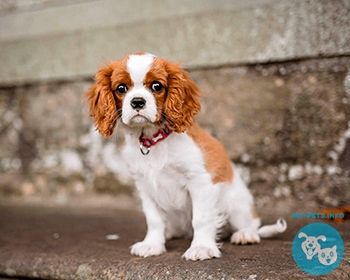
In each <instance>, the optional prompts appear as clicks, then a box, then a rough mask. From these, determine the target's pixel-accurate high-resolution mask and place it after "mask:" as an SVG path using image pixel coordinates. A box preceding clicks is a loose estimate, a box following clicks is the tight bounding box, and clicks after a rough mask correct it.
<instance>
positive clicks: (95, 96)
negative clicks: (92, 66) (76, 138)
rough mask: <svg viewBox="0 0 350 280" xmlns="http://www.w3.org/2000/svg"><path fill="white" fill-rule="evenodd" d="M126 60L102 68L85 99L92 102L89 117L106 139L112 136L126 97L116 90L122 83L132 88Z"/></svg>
mask: <svg viewBox="0 0 350 280" xmlns="http://www.w3.org/2000/svg"><path fill="white" fill-rule="evenodd" d="M126 60H127V57H125V58H123V59H122V60H120V61H117V62H113V63H111V64H109V65H107V66H105V67H103V68H101V69H100V70H99V71H98V72H97V74H96V76H95V84H94V85H93V86H92V87H91V88H90V89H89V90H88V91H87V92H86V94H85V97H84V98H85V100H86V101H88V102H90V105H89V115H90V116H91V117H93V118H94V123H95V125H96V128H97V130H98V131H99V132H100V133H101V135H102V136H103V137H105V138H108V137H109V136H111V135H112V133H113V130H114V127H115V125H116V123H117V119H118V117H119V115H120V111H121V108H122V101H123V98H124V96H121V95H118V94H117V93H115V89H116V88H117V86H118V85H119V84H121V83H124V84H126V86H127V87H128V88H131V87H132V81H131V78H130V75H129V73H128V72H127V70H126Z"/></svg>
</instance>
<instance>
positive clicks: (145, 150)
mask: <svg viewBox="0 0 350 280" xmlns="http://www.w3.org/2000/svg"><path fill="white" fill-rule="evenodd" d="M171 133H172V130H171V129H170V128H169V127H167V126H166V127H164V128H160V129H159V130H158V131H157V132H156V133H155V134H153V136H152V137H151V138H148V137H145V136H144V135H143V132H142V134H141V136H140V138H139V141H140V151H141V153H142V154H143V155H148V154H149V152H150V150H151V147H153V146H155V145H156V144H157V143H158V142H160V141H163V140H164V139H166V138H167V137H168V136H169V135H170V134H171Z"/></svg>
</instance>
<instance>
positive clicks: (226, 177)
mask: <svg viewBox="0 0 350 280" xmlns="http://www.w3.org/2000/svg"><path fill="white" fill-rule="evenodd" d="M199 97H200V91H199V89H198V87H197V86H196V84H195V83H194V82H193V80H192V79H191V78H190V77H189V75H188V74H187V73H186V72H185V71H184V70H183V69H182V68H181V67H180V65H179V64H178V63H172V62H169V61H168V60H166V59H163V58H159V57H157V56H154V55H152V54H149V53H133V54H130V55H127V56H125V57H124V58H122V59H121V60H119V61H115V62H112V63H110V64H109V65H107V66H105V67H104V68H102V69H100V70H99V71H98V72H97V74H96V76H95V84H94V85H93V86H92V87H91V88H90V89H89V90H88V91H87V93H86V95H85V98H86V100H88V102H89V104H90V107H89V113H90V116H91V117H93V119H94V123H95V125H96V128H97V130H98V131H99V132H100V133H101V134H102V136H104V137H109V136H111V135H112V133H113V130H114V128H115V126H116V125H117V124H118V126H121V127H122V128H123V132H124V134H125V145H124V147H123V150H122V158H123V160H124V162H125V165H126V166H127V169H128V171H129V172H130V176H131V177H132V178H133V179H134V180H135V184H136V189H137V191H138V193H139V195H140V197H141V201H142V209H143V212H144V214H145V217H146V222H147V233H146V236H145V238H144V239H143V241H141V242H137V243H136V244H134V245H133V246H132V247H131V254H134V255H137V256H140V257H149V256H157V255H160V254H163V253H165V252H166V247H165V242H166V240H168V239H170V238H175V237H183V236H190V237H192V242H191V246H190V248H188V249H187V251H186V252H185V253H184V254H183V258H185V259H186V260H205V259H211V258H214V257H215V258H219V257H220V256H221V252H220V250H219V246H218V243H217V237H218V233H220V229H222V228H223V227H224V225H228V226H229V228H230V232H231V233H233V234H232V236H231V242H232V243H234V244H249V243H259V242H260V238H261V237H270V236H273V235H275V234H277V233H280V232H283V231H285V229H286V227H287V225H286V222H285V220H284V219H279V220H277V222H276V224H273V225H269V226H263V227H260V219H259V217H258V215H257V214H256V212H255V210H254V205H253V197H252V195H251V194H250V192H249V190H248V188H247V187H246V185H245V183H244V182H243V180H242V179H241V177H240V175H239V174H238V172H236V170H235V169H234V166H233V164H232V163H231V161H230V159H229V157H228V155H227V154H226V152H225V149H224V147H223V146H222V144H221V143H220V142H219V141H217V140H216V139H214V138H213V137H212V136H210V135H209V134H208V133H207V132H205V131H204V130H203V129H202V128H201V127H200V126H199V125H198V124H197V123H196V121H195V118H194V117H195V115H196V114H197V113H198V112H199V111H200V103H199ZM226 228H227V226H226ZM231 233H230V234H231Z"/></svg>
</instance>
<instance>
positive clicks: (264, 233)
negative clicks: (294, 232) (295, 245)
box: [258, 218, 287, 238]
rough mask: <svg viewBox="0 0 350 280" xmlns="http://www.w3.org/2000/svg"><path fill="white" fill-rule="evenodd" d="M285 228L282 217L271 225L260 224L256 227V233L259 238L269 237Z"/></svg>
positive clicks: (285, 223)
mask: <svg viewBox="0 0 350 280" xmlns="http://www.w3.org/2000/svg"><path fill="white" fill-rule="evenodd" d="M286 229H287V222H286V220H285V219H283V218H279V219H278V220H277V222H276V223H275V224H273V225H266V226H262V227H261V228H259V229H258V234H259V236H260V237H261V238H269V237H272V236H275V235H277V234H279V233H282V232H284V231H285V230H286Z"/></svg>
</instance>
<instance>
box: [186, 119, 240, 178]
mask: <svg viewBox="0 0 350 280" xmlns="http://www.w3.org/2000/svg"><path fill="white" fill-rule="evenodd" d="M187 133H188V135H189V136H190V137H191V138H192V139H193V141H194V142H195V143H196V144H197V145H198V147H199V148H200V149H201V151H202V153H203V156H204V160H205V167H206V169H207V170H208V172H209V173H210V175H211V177H212V181H213V183H214V184H215V183H221V182H232V179H233V168H232V164H231V161H230V159H229V157H228V155H227V153H226V151H225V149H224V147H223V146H222V144H221V143H220V142H219V141H218V140H216V139H215V138H214V137H212V136H211V135H209V134H208V133H207V132H205V131H204V130H203V129H202V128H201V127H200V126H199V125H198V124H197V123H195V124H194V125H193V126H192V127H191V128H190V129H189V130H188V131H187Z"/></svg>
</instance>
